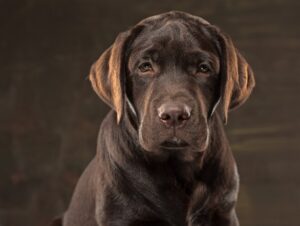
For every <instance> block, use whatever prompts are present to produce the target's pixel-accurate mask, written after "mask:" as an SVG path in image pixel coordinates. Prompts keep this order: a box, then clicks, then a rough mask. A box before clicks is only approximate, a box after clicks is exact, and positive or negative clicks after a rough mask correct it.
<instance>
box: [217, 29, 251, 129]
mask: <svg viewBox="0 0 300 226" xmlns="http://www.w3.org/2000/svg"><path fill="white" fill-rule="evenodd" d="M219 37H220V38H219V43H220V48H221V56H220V58H221V71H220V73H221V74H220V75H221V90H220V100H219V101H220V103H219V105H220V106H219V107H220V108H219V109H220V113H221V116H222V117H223V120H224V123H225V124H226V122H227V118H228V111H229V110H232V109H234V108H237V107H238V106H240V105H241V104H243V103H244V102H245V101H246V100H247V98H248V97H249V96H250V94H251V92H252V89H253V87H254V86H255V80H254V75H253V72H252V69H251V67H250V65H249V64H248V63H247V61H246V60H245V58H244V57H243V56H242V55H241V54H240V53H239V52H238V50H237V49H236V48H235V47H234V45H233V43H232V40H231V39H230V37H228V36H226V35H225V34H220V36H219Z"/></svg>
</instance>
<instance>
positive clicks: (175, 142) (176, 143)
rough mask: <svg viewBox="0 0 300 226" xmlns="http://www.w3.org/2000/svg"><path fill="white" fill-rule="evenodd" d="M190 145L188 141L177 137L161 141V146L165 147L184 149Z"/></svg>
mask: <svg viewBox="0 0 300 226" xmlns="http://www.w3.org/2000/svg"><path fill="white" fill-rule="evenodd" d="M187 146H189V144H188V143H187V142H185V141H184V140H182V139H179V138H177V137H173V138H172V139H169V140H166V141H164V142H163V143H161V145H160V147H161V148H164V149H182V148H186V147H187Z"/></svg>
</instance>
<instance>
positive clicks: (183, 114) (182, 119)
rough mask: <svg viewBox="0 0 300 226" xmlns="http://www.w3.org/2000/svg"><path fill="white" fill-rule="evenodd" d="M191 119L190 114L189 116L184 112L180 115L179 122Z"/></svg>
mask: <svg viewBox="0 0 300 226" xmlns="http://www.w3.org/2000/svg"><path fill="white" fill-rule="evenodd" d="M190 117H191V115H190V114H188V113H187V112H183V113H182V114H179V115H178V121H180V122H182V121H186V120H188V119H189V118H190Z"/></svg>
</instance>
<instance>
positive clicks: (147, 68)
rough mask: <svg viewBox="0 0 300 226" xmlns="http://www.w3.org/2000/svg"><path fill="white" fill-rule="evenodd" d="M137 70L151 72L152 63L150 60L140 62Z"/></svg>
mask: <svg viewBox="0 0 300 226" xmlns="http://www.w3.org/2000/svg"><path fill="white" fill-rule="evenodd" d="M138 69H139V71H140V72H142V73H145V72H152V71H153V67H152V64H151V63H150V62H144V63H142V64H141V65H140V66H139V67H138Z"/></svg>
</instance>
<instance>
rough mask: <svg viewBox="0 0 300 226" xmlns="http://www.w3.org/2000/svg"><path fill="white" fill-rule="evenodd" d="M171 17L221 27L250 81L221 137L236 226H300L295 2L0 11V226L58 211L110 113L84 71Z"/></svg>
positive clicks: (25, 5)
mask: <svg viewBox="0 0 300 226" xmlns="http://www.w3.org/2000/svg"><path fill="white" fill-rule="evenodd" d="M172 9H176V10H183V11H187V12H190V13H193V14H196V15H199V16H203V17H204V18H206V19H208V20H209V21H210V22H212V23H214V24H217V25H219V26H220V27H221V28H222V29H223V30H225V31H226V32H227V33H229V34H230V35H231V36H232V38H233V39H234V40H235V43H236V45H237V46H238V48H239V49H240V50H241V52H242V53H243V54H244V55H245V56H246V58H247V59H248V61H249V62H250V64H251V65H252V66H253V69H254V71H255V73H256V80H257V87H256V89H255V92H254V93H253V95H252V97H251V99H250V100H249V101H248V102H247V103H246V105H245V106H243V107H242V108H241V109H239V110H238V111H236V112H233V113H231V115H230V118H229V125H228V126H227V131H228V136H229V139H230V141H231V144H232V149H233V152H234V154H235V156H236V158H237V162H238V165H239V169H240V174H241V191H240V196H239V203H238V208H237V209H238V215H239V218H240V221H241V226H285V225H286V226H297V225H299V222H300V216H299V214H300V213H299V210H300V189H299V186H300V176H299V170H300V164H299V160H300V158H299V157H300V153H299V149H300V148H299V147H300V140H299V137H300V130H299V129H300V117H299V116H300V104H299V102H300V101H299V98H300V93H299V92H300V91H299V88H300V1H298V0H274V1H271V0H256V1H254V0H223V1H221V0H220V1H217V0H214V1H209V0H205V1H201V0H176V1H171V0H168V1H163V0H160V1H141V0H128V1H121V0H120V1H116V0H110V1H100V0H85V1H80V0H76V1H67V0H51V1H50V0H48V1H42V0H28V1H21V0H20V1H6V2H4V1H3V0H0V76H1V77H0V107H1V108H0V226H18V225H37V226H42V225H45V222H47V221H48V220H49V219H50V218H51V217H52V216H54V215H56V214H59V213H61V212H62V211H63V210H65V209H66V207H67V204H68V202H69V199H70V195H71V193H72V191H73V188H74V186H75V184H76V181H77V178H78V177H79V175H80V174H81V172H82V170H83V169H84V167H85V166H86V165H87V163H88V162H89V160H90V159H91V158H92V157H93V155H94V154H95V146H96V136H97V132H98V128H99V125H100V122H101V120H102V118H103V116H104V115H105V114H106V112H107V107H105V106H104V104H103V103H102V102H100V101H99V100H98V98H97V97H96V95H95V94H94V93H93V91H92V89H91V86H90V84H89V81H88V80H87V79H86V77H87V75H88V71H89V67H90V65H91V64H92V62H93V61H94V60H95V59H96V58H97V57H98V56H99V55H100V53H101V52H102V51H103V50H104V49H105V48H107V47H108V46H109V45H110V44H111V43H112V42H113V40H114V38H115V36H116V35H117V33H118V32H120V31H124V30H126V29H127V28H128V27H129V26H130V25H133V24H135V23H136V22H138V21H139V20H140V19H142V18H144V17H147V16H150V15H153V14H157V13H161V12H165V11H169V10H172Z"/></svg>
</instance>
